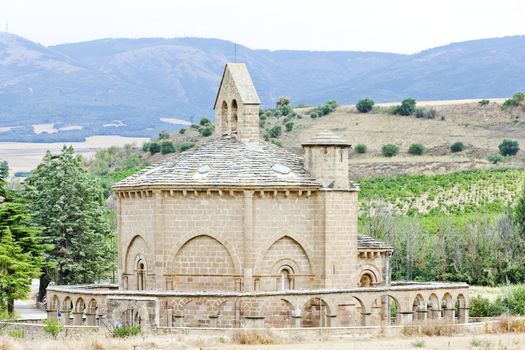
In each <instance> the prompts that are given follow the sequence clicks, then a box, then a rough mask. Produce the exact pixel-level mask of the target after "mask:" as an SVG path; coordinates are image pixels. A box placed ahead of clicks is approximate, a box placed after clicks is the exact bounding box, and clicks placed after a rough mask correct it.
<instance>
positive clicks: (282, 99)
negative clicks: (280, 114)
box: [276, 96, 290, 106]
mask: <svg viewBox="0 0 525 350" xmlns="http://www.w3.org/2000/svg"><path fill="white" fill-rule="evenodd" d="M276 104H277V106H288V105H289V104H290V99H289V98H288V97H286V96H281V97H279V99H278V100H277V103H276Z"/></svg>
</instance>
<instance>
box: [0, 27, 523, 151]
mask: <svg viewBox="0 0 525 350" xmlns="http://www.w3.org/2000/svg"><path fill="white" fill-rule="evenodd" d="M524 57H525V36H511V37H503V38H495V39H482V40H474V41H466V42H460V43H454V44H450V45H446V46H441V47H436V48H432V49H429V50H425V51H422V52H419V53H416V54H411V55H403V54H393V53H383V52H358V51H339V52H335V51H334V52H329V51H328V52H327V51H282V50H281V51H269V50H252V49H250V48H247V47H245V46H242V45H238V44H234V43H233V42H230V41H224V40H218V39H201V38H174V39H163V38H144V39H100V40H95V41H88V42H79V43H71V44H62V45H57V46H48V47H46V46H43V45H40V44H38V43H34V42H32V41H30V40H27V39H24V38H22V37H19V36H16V35H13V34H7V33H0V140H12V141H29V140H31V141H53V140H60V141H65V140H67V141H74V140H80V139H83V138H84V137H85V136H89V135H95V134H98V135H100V134H119V135H125V136H151V135H154V134H156V133H158V132H159V131H160V130H162V129H174V128H177V127H180V126H176V125H173V124H167V123H165V122H163V121H161V120H160V118H177V119H181V120H187V121H198V120H199V119H200V118H201V117H202V116H212V107H213V106H212V104H213V101H214V97H215V93H216V89H217V87H218V85H219V82H220V78H221V74H222V70H223V66H224V64H225V63H226V62H232V61H237V62H245V63H246V64H247V66H248V69H249V71H250V73H251V75H252V78H253V80H254V83H255V85H256V87H257V90H258V93H259V95H260V97H261V100H262V103H263V106H266V107H270V106H273V105H274V104H275V101H276V99H277V98H278V97H279V96H288V97H289V98H290V99H291V100H292V102H293V103H294V104H298V103H304V104H310V105H315V104H320V103H323V102H325V101H326V100H329V99H335V100H337V101H338V102H339V103H345V104H346V103H355V102H356V101H357V100H359V99H361V98H365V97H368V98H372V99H374V100H375V101H376V102H387V101H399V100H401V99H403V98H406V97H413V98H416V99H425V100H431V99H432V100H442V99H464V98H492V97H506V96H510V95H512V94H513V93H515V92H516V91H523V90H525V59H523V58H524ZM44 123H49V124H54V126H55V128H57V129H59V128H62V130H61V131H60V132H54V133H40V134H35V133H34V129H33V127H32V125H33V124H44ZM71 126H77V127H76V128H75V127H73V128H71ZM68 127H70V128H68ZM64 128H65V130H64Z"/></svg>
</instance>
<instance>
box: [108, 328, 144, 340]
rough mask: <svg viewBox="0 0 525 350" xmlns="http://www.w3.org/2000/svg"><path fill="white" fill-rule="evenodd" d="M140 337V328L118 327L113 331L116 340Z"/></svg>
mask: <svg viewBox="0 0 525 350" xmlns="http://www.w3.org/2000/svg"><path fill="white" fill-rule="evenodd" d="M135 335H140V326H138V325H137V326H128V327H117V328H115V329H114V330H113V336H114V337H115V338H127V337H131V336H135Z"/></svg>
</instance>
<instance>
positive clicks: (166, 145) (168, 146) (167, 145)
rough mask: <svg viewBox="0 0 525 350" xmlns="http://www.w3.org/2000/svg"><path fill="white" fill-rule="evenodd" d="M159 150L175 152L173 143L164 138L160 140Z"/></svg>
mask: <svg viewBox="0 0 525 350" xmlns="http://www.w3.org/2000/svg"><path fill="white" fill-rule="evenodd" d="M160 152H161V153H162V154H169V153H174V152H175V145H174V144H173V142H171V141H169V140H164V141H161V142H160Z"/></svg>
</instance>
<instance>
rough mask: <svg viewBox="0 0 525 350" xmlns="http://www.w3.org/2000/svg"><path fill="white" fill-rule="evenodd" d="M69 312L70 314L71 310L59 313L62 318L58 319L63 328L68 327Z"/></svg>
mask: <svg viewBox="0 0 525 350" xmlns="http://www.w3.org/2000/svg"><path fill="white" fill-rule="evenodd" d="M70 312H71V310H64V311H60V313H61V314H62V318H61V319H60V322H61V323H62V324H63V325H64V326H69V313H70Z"/></svg>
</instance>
